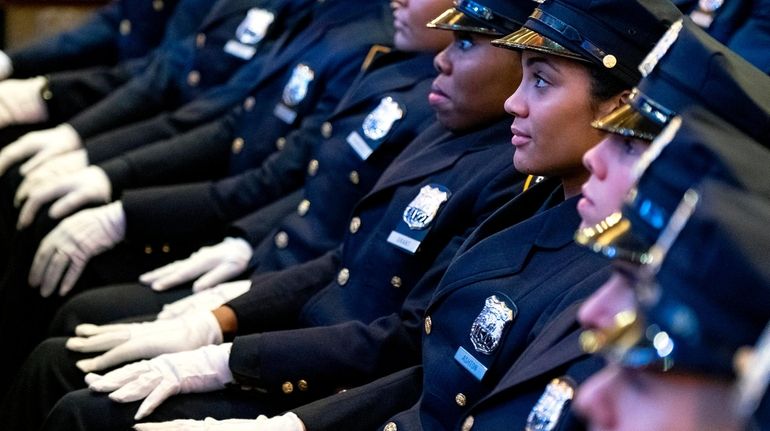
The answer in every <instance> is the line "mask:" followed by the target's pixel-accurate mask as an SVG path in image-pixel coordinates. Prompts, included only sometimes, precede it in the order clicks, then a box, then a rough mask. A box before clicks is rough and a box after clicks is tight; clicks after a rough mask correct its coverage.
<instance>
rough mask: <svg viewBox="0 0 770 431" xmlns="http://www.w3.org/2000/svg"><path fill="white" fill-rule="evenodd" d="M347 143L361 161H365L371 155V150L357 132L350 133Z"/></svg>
mask: <svg viewBox="0 0 770 431" xmlns="http://www.w3.org/2000/svg"><path fill="white" fill-rule="evenodd" d="M347 141H348V144H350V146H351V147H352V148H353V151H355V152H356V154H358V157H360V158H361V160H366V159H368V158H369V156H371V155H372V148H371V147H370V146H369V144H367V143H366V141H365V140H364V138H362V137H361V135H359V134H358V133H357V132H350V134H349V135H348V137H347Z"/></svg>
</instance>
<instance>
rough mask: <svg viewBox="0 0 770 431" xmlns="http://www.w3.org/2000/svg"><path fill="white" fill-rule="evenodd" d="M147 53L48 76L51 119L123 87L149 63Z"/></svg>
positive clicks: (65, 117)
mask: <svg viewBox="0 0 770 431" xmlns="http://www.w3.org/2000/svg"><path fill="white" fill-rule="evenodd" d="M148 61H149V60H148V59H147V58H146V57H143V58H138V59H133V60H126V61H123V62H121V63H119V64H118V65H116V66H112V67H108V66H94V67H91V68H88V69H80V70H76V71H64V72H58V73H53V74H51V75H49V76H48V86H47V90H48V92H47V98H46V101H45V103H46V107H47V110H48V116H49V118H50V119H55V121H56V122H64V121H66V120H68V119H69V118H70V117H72V116H73V115H75V114H77V113H79V112H81V111H83V110H84V109H86V108H88V107H90V106H92V105H93V104H95V103H97V102H98V101H100V100H102V99H104V98H105V97H106V96H107V95H108V94H109V93H110V92H112V91H114V90H115V89H117V88H120V87H121V86H122V85H124V84H125V83H126V82H128V81H130V80H131V78H132V77H133V76H134V74H135V73H136V72H137V71H140V70H142V69H143V68H144V67H146V65H147V62H148Z"/></svg>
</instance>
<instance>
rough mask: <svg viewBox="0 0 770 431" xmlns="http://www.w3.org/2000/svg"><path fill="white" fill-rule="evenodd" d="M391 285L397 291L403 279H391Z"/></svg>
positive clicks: (396, 277) (397, 277) (395, 276)
mask: <svg viewBox="0 0 770 431" xmlns="http://www.w3.org/2000/svg"><path fill="white" fill-rule="evenodd" d="M390 285H391V286H393V287H395V288H396V289H398V288H399V287H401V277H399V276H397V275H394V276H393V278H391V279H390Z"/></svg>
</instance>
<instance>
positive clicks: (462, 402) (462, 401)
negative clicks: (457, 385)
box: [455, 393, 468, 407]
mask: <svg viewBox="0 0 770 431" xmlns="http://www.w3.org/2000/svg"><path fill="white" fill-rule="evenodd" d="M467 401H468V400H467V399H466V398H465V394H463V393H459V394H457V395H455V403H457V405H458V406H460V407H465V403H466V402H467Z"/></svg>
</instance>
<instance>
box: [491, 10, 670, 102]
mask: <svg viewBox="0 0 770 431" xmlns="http://www.w3.org/2000/svg"><path fill="white" fill-rule="evenodd" d="M681 16H682V15H681V13H680V12H679V10H678V9H677V8H676V7H675V6H674V5H673V4H671V2H669V1H667V0H633V1H617V0H545V1H543V2H542V4H541V5H540V6H539V7H538V8H537V9H535V11H534V12H533V13H532V15H530V17H529V19H528V20H527V21H526V22H525V23H524V27H523V28H522V29H520V30H518V31H516V32H514V33H512V34H510V35H508V36H506V37H504V38H502V39H498V40H496V41H493V42H492V43H493V44H495V45H498V46H502V47H506V48H511V49H529V50H535V51H541V52H545V53H548V54H553V55H558V56H562V57H567V58H571V59H575V60H581V61H586V62H590V63H593V64H596V65H598V66H599V67H601V68H602V69H605V70H607V71H608V72H609V73H610V74H611V75H613V76H615V77H616V78H618V79H620V80H621V81H622V82H624V83H626V84H627V85H628V86H629V87H631V86H633V85H635V84H636V83H637V82H639V79H640V78H641V74H640V72H639V71H638V70H637V66H638V65H639V63H640V62H641V61H642V59H643V58H644V57H645V55H647V53H648V52H649V51H650V50H651V49H652V48H653V47H654V46H655V44H656V43H657V41H658V39H660V37H661V36H662V35H663V34H664V33H665V31H666V29H667V28H668V26H669V25H671V24H672V23H673V22H675V21H677V20H678V19H680V18H681Z"/></svg>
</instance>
